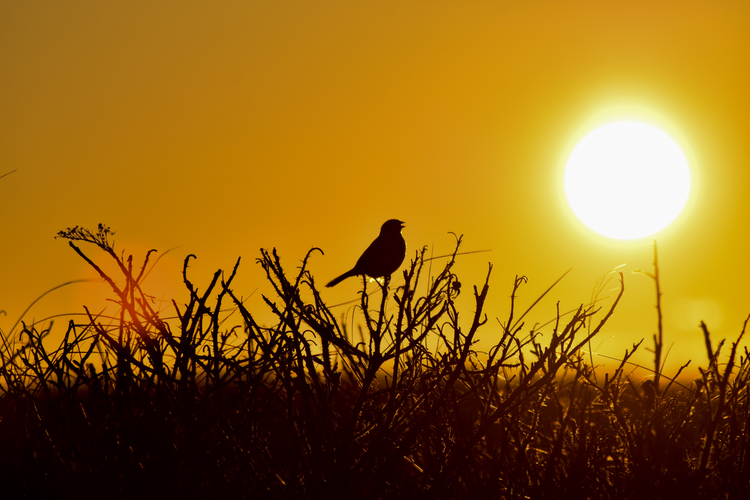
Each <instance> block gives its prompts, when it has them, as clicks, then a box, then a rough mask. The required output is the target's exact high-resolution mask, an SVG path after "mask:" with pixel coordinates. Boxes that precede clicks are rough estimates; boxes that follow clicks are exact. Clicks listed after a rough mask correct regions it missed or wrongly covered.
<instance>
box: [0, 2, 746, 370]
mask: <svg viewBox="0 0 750 500" xmlns="http://www.w3.org/2000/svg"><path fill="white" fill-rule="evenodd" d="M748 89H750V5H749V4H747V3H743V2H734V1H720V2H711V3H707V2H694V1H687V2H645V1H636V2H629V3H617V4H615V3H614V2H593V1H577V2H540V1H536V2H524V3H518V2H503V1H496V2H429V3H428V2H378V3H377V4H371V3H368V4H363V3H355V4H352V3H351V2H330V1H325V2H316V3H311V2H299V1H290V2H271V1H252V2H212V3H210V4H208V3H202V2H129V3H127V4H117V3H113V2H105V3H99V2H80V1H78V2H77V1H72V2H34V1H30V2H14V3H11V2H5V3H2V4H0V175H3V174H6V173H8V172H11V171H14V170H15V172H13V173H12V174H10V175H7V176H5V177H3V178H2V179H0V227H2V235H3V238H2V240H3V244H2V246H1V247H0V310H4V311H5V312H6V315H0V328H2V329H3V331H6V332H7V331H8V330H9V329H10V328H11V327H12V325H13V324H14V323H15V321H16V320H17V319H18V318H19V316H20V315H21V314H22V313H23V311H24V310H25V309H26V307H27V306H28V305H29V304H31V303H32V302H33V301H34V300H35V299H36V298H37V297H38V296H39V295H40V294H42V293H44V292H45V291H47V290H49V289H51V288H53V287H55V286H57V285H59V284H61V283H64V282H66V281H70V280H76V279H82V278H92V279H93V278H95V277H96V276H95V274H94V272H93V271H92V270H90V269H88V268H87V267H86V265H85V263H83V261H81V259H80V258H79V257H78V256H77V255H75V254H74V252H73V251H72V250H71V249H70V248H68V247H67V245H66V244H65V242H64V241H62V240H60V239H55V238H54V236H55V234H56V233H57V232H58V231H59V230H62V229H65V228H67V227H72V226H76V225H80V226H85V227H90V228H95V227H96V224H98V223H100V222H101V223H105V224H106V225H109V226H111V227H112V229H113V230H115V231H116V232H117V234H116V237H115V241H116V245H117V249H119V250H123V251H125V252H126V253H133V254H134V257H136V258H139V257H140V256H142V255H143V254H144V253H145V251H147V250H148V249H150V248H156V249H158V250H159V251H160V252H164V251H167V250H169V249H173V250H171V251H170V252H169V253H167V254H166V255H165V256H164V258H163V259H162V260H161V261H160V262H159V264H158V266H157V268H156V269H155V271H154V272H153V275H152V276H150V277H149V280H150V281H147V282H146V283H147V284H146V289H147V290H148V289H149V286H152V287H153V288H152V291H153V293H154V294H155V295H156V296H157V297H158V298H159V300H163V301H164V302H163V304H164V305H163V307H164V308H165V309H166V310H167V311H168V313H171V311H170V310H169V309H168V307H169V300H170V299H172V298H174V299H175V300H176V301H177V302H178V303H184V301H185V300H186V299H185V298H186V296H187V295H186V293H187V292H185V291H184V289H183V288H182V285H181V279H182V277H181V275H180V272H181V267H182V261H183V259H184V258H185V256H186V255H188V254H195V255H197V257H198V258H197V260H196V261H194V262H193V263H191V268H190V273H191V274H190V276H191V277H192V279H193V280H194V282H195V284H196V285H197V286H199V287H200V288H202V289H205V287H206V286H207V284H208V283H209V282H210V279H211V275H212V274H213V272H214V271H215V270H216V269H219V268H221V269H225V270H227V271H228V270H230V269H231V267H232V266H233V265H234V263H235V261H236V259H237V258H238V257H242V265H241V267H240V272H239V277H238V279H237V281H236V289H237V290H238V294H239V295H242V296H244V297H249V299H248V305H249V309H250V311H251V312H258V313H260V312H261V311H264V310H265V305H264V304H263V301H262V299H261V297H260V295H261V294H262V293H270V290H269V289H268V287H267V285H266V284H265V281H264V279H263V275H262V271H261V269H260V267H259V266H258V265H257V264H256V263H255V259H256V258H257V257H259V255H260V253H259V249H260V248H270V247H276V248H277V250H278V251H279V253H280V255H281V258H282V261H283V262H285V265H286V267H287V270H288V272H293V271H294V269H295V267H296V266H298V265H299V261H300V260H301V259H302V258H303V257H304V255H305V253H306V252H307V251H308V250H309V249H310V248H311V247H320V248H321V249H323V251H324V252H325V254H324V255H320V254H316V255H315V256H314V257H313V258H312V259H311V261H310V269H311V270H312V272H313V274H314V276H315V278H316V281H317V282H318V283H320V284H323V283H326V282H327V281H328V280H330V279H331V278H333V277H335V276H337V275H338V274H341V273H342V272H344V271H346V270H348V269H349V268H351V267H352V266H353V264H354V263H355V262H356V260H357V258H358V257H359V255H360V254H361V252H362V251H363V250H364V248H365V247H366V246H367V245H368V244H369V243H370V242H371V241H372V239H373V238H375V236H377V233H378V230H379V228H380V225H381V224H382V223H383V222H384V221H385V220H387V219H390V218H398V219H401V220H403V221H405V222H406V228H405V229H404V231H403V234H404V236H405V238H406V240H407V242H408V245H409V247H408V253H407V256H408V257H413V255H414V252H415V251H416V250H417V249H419V248H421V247H422V246H424V245H427V246H428V247H429V251H430V252H434V254H435V255H440V254H444V253H448V252H450V251H451V250H452V249H453V243H454V237H453V236H452V235H450V234H449V233H450V232H453V233H456V234H459V235H463V236H464V240H463V247H462V249H463V250H464V251H473V250H490V251H489V252H485V253H477V254H470V255H464V256H461V257H460V258H459V261H458V264H457V265H456V268H455V271H456V272H457V274H458V275H459V277H460V279H461V281H462V283H463V284H464V288H463V290H464V293H463V295H462V298H461V299H462V300H463V310H462V314H463V316H464V318H466V321H468V319H469V317H470V315H471V314H472V313H473V304H472V301H471V285H474V284H476V285H481V284H482V283H483V282H484V278H485V275H486V273H487V269H488V263H490V262H491V263H492V265H493V270H492V276H491V280H490V298H489V305H488V309H487V313H488V315H489V317H490V320H491V321H490V323H489V324H488V325H487V326H486V327H485V332H484V333H483V334H482V335H483V338H482V342H486V343H485V344H483V346H484V347H488V346H489V345H491V342H492V339H493V335H495V334H496V328H497V327H496V326H493V324H494V325H496V324H497V323H496V321H495V318H499V319H500V320H502V319H503V318H504V317H505V316H507V313H508V306H509V298H508V297H509V295H510V292H511V288H512V283H513V278H514V277H515V276H516V275H526V276H528V278H529V280H530V282H529V284H528V285H526V286H525V287H524V288H522V290H521V294H520V295H521V296H520V299H519V301H520V302H519V307H520V308H521V309H526V307H528V306H529V305H530V304H531V303H532V302H533V301H534V300H535V299H536V297H537V296H538V295H539V294H541V293H542V292H543V291H544V290H545V289H546V288H547V287H549V285H551V284H552V283H553V282H554V281H555V280H556V279H557V278H559V277H560V276H561V275H562V274H563V273H564V272H565V271H567V270H568V269H570V268H572V270H571V271H570V273H569V274H568V275H567V276H566V277H565V278H564V279H563V280H562V281H561V283H560V284H559V285H558V286H557V287H556V288H555V289H554V290H553V291H552V292H551V293H550V295H549V296H548V297H547V298H546V299H544V300H543V301H542V302H541V303H540V304H539V305H538V306H537V307H536V308H535V309H534V311H533V312H532V313H530V317H529V325H531V324H533V323H536V322H539V323H543V322H546V321H548V320H550V319H552V318H553V317H554V314H555V310H556V302H557V301H558V300H559V301H560V304H561V306H560V307H561V310H563V311H565V310H569V309H573V308H575V307H577V306H578V305H579V304H581V303H583V302H587V301H588V300H589V299H590V297H591V293H592V289H593V288H594V286H595V284H596V282H597V280H598V279H600V278H601V277H602V276H607V274H608V273H610V272H611V271H612V270H613V269H614V268H615V267H617V266H621V265H624V266H623V267H622V268H621V269H622V270H623V272H624V274H625V283H626V292H625V296H624V298H623V301H622V303H621V304H620V306H619V308H618V310H617V312H616V314H615V316H614V318H613V319H612V320H611V323H610V325H609V326H608V327H607V329H606V330H605V332H604V333H603V334H602V335H601V336H600V338H599V339H598V342H595V344H596V345H595V346H594V347H595V348H596V349H597V352H601V353H602V354H605V355H608V356H621V355H622V352H623V351H624V349H625V348H626V347H629V346H630V345H631V344H632V343H634V342H637V341H638V340H640V339H641V338H644V337H645V338H646V339H647V341H646V344H648V343H649V342H650V340H649V339H650V338H651V335H652V334H653V333H654V332H655V330H656V313H655V310H654V303H655V292H654V286H653V282H652V281H651V280H650V279H649V278H648V277H646V276H643V275H639V274H633V273H632V272H633V271H634V270H637V269H641V270H646V271H650V270H651V264H652V258H653V240H654V237H655V238H656V239H657V241H658V247H659V264H660V268H661V277H662V282H661V286H662V291H663V293H664V296H663V305H664V308H665V320H666V321H665V341H666V342H667V343H668V344H671V343H674V347H673V348H672V351H671V353H670V358H669V360H668V363H667V366H668V367H669V366H672V367H674V366H678V365H681V364H683V363H684V361H685V360H687V359H691V358H692V359H693V360H694V361H693V366H697V364H703V365H705V364H706V359H705V352H704V350H703V343H702V342H703V341H702V336H701V331H700V329H699V328H698V322H699V321H701V320H705V321H706V323H707V324H708V327H709V329H710V330H711V331H712V334H713V335H714V342H715V343H717V342H718V341H719V340H720V339H721V338H727V341H728V342H731V341H733V340H734V339H735V338H736V337H737V335H738V334H739V332H740V330H741V327H742V324H743V321H744V320H745V318H746V317H747V316H748V314H750V297H749V296H748V293H747V285H746V283H747V281H748V279H750V262H749V261H748V249H749V248H750V92H748ZM621 120H633V121H642V122H645V123H648V124H651V125H654V126H656V127H658V128H659V129H661V130H662V131H664V132H666V133H667V134H668V135H669V136H670V137H671V138H672V139H673V140H674V141H675V142H677V144H678V145H679V146H680V148H681V149H682V151H683V152H684V154H685V156H686V158H687V160H688V164H689V167H690V173H691V176H692V181H691V192H690V195H689V198H688V202H687V205H686V206H685V209H684V210H683V211H682V213H681V214H680V215H679V216H678V217H677V219H676V220H675V221H674V222H673V223H672V224H671V225H669V226H668V227H666V228H665V229H663V230H662V231H660V232H659V233H657V234H656V235H654V236H650V237H646V238H641V239H637V240H627V241H624V240H615V239H611V238H608V237H605V236H602V235H599V234H597V233H595V232H593V231H592V230H590V229H588V228H587V227H586V226H584V225H583V224H582V223H581V222H580V221H579V220H578V219H577V218H576V217H575V215H574V214H573V212H572V210H571V209H570V207H569V205H568V203H567V201H566V199H565V193H564V189H563V175H564V170H565V165H566V162H567V159H568V157H569V156H570V154H571V152H572V151H573V149H574V148H575V146H576V144H577V143H578V141H580V140H581V139H582V138H583V137H585V136H586V135H587V134H588V133H589V132H591V131H592V130H594V129H595V128H596V127H598V126H601V125H605V124H607V123H611V122H613V121H621ZM91 256H92V257H94V258H100V257H101V256H98V255H97V254H96V253H95V252H91ZM360 286H361V285H360V283H359V282H358V281H357V280H354V279H350V280H347V281H345V282H344V283H342V284H341V285H339V286H337V287H336V288H334V289H330V290H325V291H324V297H325V298H326V300H328V302H329V303H330V304H336V303H340V302H345V301H347V300H351V299H355V298H356V296H357V295H356V294H357V291H358V290H359V287H360ZM616 288H617V286H616V279H613V280H612V281H611V282H610V283H609V284H608V285H607V287H606V289H605V291H604V295H610V296H611V297H613V296H614V295H615V294H616V290H615V289H616ZM104 293H106V287H105V286H104V285H103V284H101V283H94V282H92V283H78V284H73V285H69V286H66V287H63V288H61V289H59V290H56V291H54V292H51V293H50V294H49V295H47V296H45V297H44V298H43V299H41V300H40V301H39V302H38V303H37V304H35V305H34V307H33V308H32V309H31V310H30V311H29V313H28V314H27V316H26V320H27V321H29V320H30V319H32V318H33V319H36V320H39V319H42V318H45V317H47V316H51V315H54V314H60V313H68V312H81V311H82V306H83V305H84V304H86V303H89V302H95V301H96V300H97V297H100V296H102V295H103V294H104ZM606 304H608V302H606V301H605V305H606ZM341 312H342V314H343V313H344V312H345V308H342V309H341ZM57 321H58V322H59V321H64V318H63V319H58V320H57ZM467 326H468V324H467ZM56 328H57V329H61V328H62V326H61V325H57V327H56ZM604 359H605V358H601V359H599V360H598V361H600V362H604ZM637 359H638V360H639V361H640V362H643V363H644V364H648V363H649V360H650V354H649V353H647V352H646V351H645V350H642V352H641V354H640V357H639V358H637Z"/></svg>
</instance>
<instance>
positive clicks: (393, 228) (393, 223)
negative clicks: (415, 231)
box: [380, 219, 404, 233]
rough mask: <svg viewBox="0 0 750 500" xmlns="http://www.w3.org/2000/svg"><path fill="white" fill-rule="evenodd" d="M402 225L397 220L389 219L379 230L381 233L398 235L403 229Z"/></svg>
mask: <svg viewBox="0 0 750 500" xmlns="http://www.w3.org/2000/svg"><path fill="white" fill-rule="evenodd" d="M403 227H404V223H403V222H402V221H400V220H398V219H391V220H388V221H385V224H383V227H381V228H380V232H381V233H400V232H401V229H403Z"/></svg>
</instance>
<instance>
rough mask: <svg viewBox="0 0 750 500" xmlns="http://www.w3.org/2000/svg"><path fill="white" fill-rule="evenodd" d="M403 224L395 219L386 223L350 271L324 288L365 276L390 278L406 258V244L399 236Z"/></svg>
mask: <svg viewBox="0 0 750 500" xmlns="http://www.w3.org/2000/svg"><path fill="white" fill-rule="evenodd" d="M403 227H404V223H403V222H401V221H400V220H397V219H391V220H389V221H386V223H385V224H383V226H382V227H381V228H380V235H378V237H377V238H375V241H373V242H372V243H370V246H369V247H367V250H365V253H363V254H362V257H360V258H359V260H358V261H357V264H356V265H355V266H354V268H352V270H351V271H347V272H345V273H344V274H342V275H341V276H339V277H338V278H336V279H334V280H331V282H330V283H328V284H327V285H326V286H328V287H331V286H336V285H338V284H339V283H341V282H342V281H344V280H345V279H346V278H350V277H352V276H358V275H363V274H364V275H367V276H370V277H371V278H382V277H385V276H390V275H391V274H392V273H393V272H394V271H395V270H396V269H398V268H399V267H401V263H402V262H403V261H404V257H405V256H406V242H405V241H404V237H403V236H401V228H403Z"/></svg>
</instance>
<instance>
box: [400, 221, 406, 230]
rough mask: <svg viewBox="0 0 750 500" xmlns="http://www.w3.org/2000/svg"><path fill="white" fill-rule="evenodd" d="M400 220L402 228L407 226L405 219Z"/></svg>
mask: <svg viewBox="0 0 750 500" xmlns="http://www.w3.org/2000/svg"><path fill="white" fill-rule="evenodd" d="M399 222H400V223H401V229H403V228H405V227H406V224H405V223H404V221H401V220H400V221H399Z"/></svg>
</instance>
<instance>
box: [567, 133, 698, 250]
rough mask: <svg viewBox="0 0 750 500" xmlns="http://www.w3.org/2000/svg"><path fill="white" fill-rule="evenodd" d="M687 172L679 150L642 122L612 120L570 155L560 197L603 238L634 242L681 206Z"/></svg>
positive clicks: (686, 189) (661, 225)
mask: <svg viewBox="0 0 750 500" xmlns="http://www.w3.org/2000/svg"><path fill="white" fill-rule="evenodd" d="M689 191H690V172H689V169H688V164H687V160H686V159H685V156H684V155H683V154H682V151H680V148H679V146H677V144H676V143H675V142H674V141H673V140H672V139H671V138H670V137H669V136H668V135H667V134H665V133H664V132H662V131H661V130H659V129H657V128H656V127H653V126H651V125H646V124H644V123H638V122H617V123H611V124H609V125H605V126H603V127H600V128H598V129H596V130H594V131H593V132H591V133H590V134H589V135H587V136H586V137H585V138H584V139H583V140H582V141H581V142H580V143H579V144H578V146H576V148H575V149H574V150H573V153H572V154H571V155H570V159H569V160H568V165H567V168H566V170H565V194H566V195H567V197H568V202H569V203H570V206H571V208H572V209H573V212H575V214H576V215H577V216H578V218H579V219H581V221H582V222H583V223H584V224H586V225H587V226H588V227H590V228H591V229H593V230H594V231H597V232H598V233H601V234H603V235H605V236H610V237H612V238H618V239H625V240H630V239H635V238H642V237H644V236H649V235H652V234H654V233H656V232H657V231H659V230H660V229H663V228H664V227H666V226H667V225H668V224H669V223H670V222H672V220H674V218H675V217H677V215H678V214H679V213H680V211H681V210H682V208H683V207H684V206H685V202H686V201H687V198H688V193H689Z"/></svg>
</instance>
